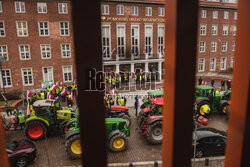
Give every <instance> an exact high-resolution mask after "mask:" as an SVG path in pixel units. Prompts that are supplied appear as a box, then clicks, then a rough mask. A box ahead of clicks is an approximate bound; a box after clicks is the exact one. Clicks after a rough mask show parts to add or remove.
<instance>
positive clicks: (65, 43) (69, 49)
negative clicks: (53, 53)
mask: <svg viewBox="0 0 250 167" xmlns="http://www.w3.org/2000/svg"><path fill="white" fill-rule="evenodd" d="M60 45H61V57H62V58H63V59H68V58H71V57H72V53H71V44H70V43H61V44H60ZM63 45H69V53H70V56H69V57H64V56H63ZM67 52H68V51H67Z"/></svg>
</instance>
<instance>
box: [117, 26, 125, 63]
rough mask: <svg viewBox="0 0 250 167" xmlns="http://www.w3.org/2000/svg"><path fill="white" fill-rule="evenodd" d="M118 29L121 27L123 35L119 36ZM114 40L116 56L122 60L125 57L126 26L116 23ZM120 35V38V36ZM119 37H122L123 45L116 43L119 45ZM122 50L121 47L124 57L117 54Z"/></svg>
mask: <svg viewBox="0 0 250 167" xmlns="http://www.w3.org/2000/svg"><path fill="white" fill-rule="evenodd" d="M119 27H122V28H124V34H122V35H121V34H119V33H118V28H119ZM116 34H117V35H116V40H117V44H116V45H117V54H118V55H119V58H121V59H123V58H125V56H126V25H125V24H122V23H118V24H116ZM120 35H121V36H120ZM120 37H123V39H124V45H121V44H120V45H119V44H118V43H119V41H118V38H120ZM120 47H121V48H122V47H124V49H123V50H124V55H123V54H122V55H120V53H119V48H120Z"/></svg>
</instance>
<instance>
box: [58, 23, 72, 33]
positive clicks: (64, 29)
mask: <svg viewBox="0 0 250 167" xmlns="http://www.w3.org/2000/svg"><path fill="white" fill-rule="evenodd" d="M61 23H63V27H61ZM65 23H66V24H67V25H68V28H65V27H66V26H65ZM59 30H60V36H70V29H69V22H68V21H60V22H59ZM66 30H68V34H66ZM62 31H63V33H64V34H62Z"/></svg>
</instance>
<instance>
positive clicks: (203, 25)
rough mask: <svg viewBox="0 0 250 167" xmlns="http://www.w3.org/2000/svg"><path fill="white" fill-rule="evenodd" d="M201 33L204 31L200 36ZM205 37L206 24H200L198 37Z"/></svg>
mask: <svg viewBox="0 0 250 167" xmlns="http://www.w3.org/2000/svg"><path fill="white" fill-rule="evenodd" d="M204 27H205V29H204V30H203V29H202V28H204ZM203 31H204V34H202V32H203ZM205 35H207V24H200V36H205Z"/></svg>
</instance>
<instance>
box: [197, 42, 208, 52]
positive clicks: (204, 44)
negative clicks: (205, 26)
mask: <svg viewBox="0 0 250 167" xmlns="http://www.w3.org/2000/svg"><path fill="white" fill-rule="evenodd" d="M202 42H203V43H204V46H201V43H202ZM203 47H204V51H201V48H203ZM199 50H200V53H205V52H206V41H200V47H199Z"/></svg>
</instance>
